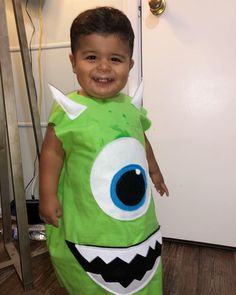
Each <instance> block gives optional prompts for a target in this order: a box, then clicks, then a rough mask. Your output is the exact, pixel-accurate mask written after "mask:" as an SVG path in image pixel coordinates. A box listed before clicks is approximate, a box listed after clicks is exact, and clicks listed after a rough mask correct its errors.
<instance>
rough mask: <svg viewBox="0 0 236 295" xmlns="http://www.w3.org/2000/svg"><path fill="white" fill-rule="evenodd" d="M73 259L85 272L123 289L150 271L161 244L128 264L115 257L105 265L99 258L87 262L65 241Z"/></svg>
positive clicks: (73, 245)
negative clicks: (118, 284)
mask: <svg viewBox="0 0 236 295" xmlns="http://www.w3.org/2000/svg"><path fill="white" fill-rule="evenodd" d="M66 243H67V246H68V247H69V249H70V250H71V252H72V254H73V255H74V257H75V258H76V259H77V261H78V262H79V263H80V265H81V266H82V267H83V269H84V270H85V271H86V272H90V273H93V274H99V275H101V276H102V278H103V279H104V281H105V282H107V283H120V284H121V285H122V286H123V287H124V288H126V287H128V286H129V285H130V284H131V283H132V281H133V280H135V279H136V280H139V281H140V280H142V278H143V277H144V275H145V274H146V272H147V271H149V270H151V269H152V268H153V266H154V264H155V262H156V259H157V258H158V257H159V256H160V255H161V244H159V243H158V241H156V244H155V249H152V248H151V247H149V250H148V253H147V256H146V257H143V256H142V255H140V254H137V255H136V256H135V257H134V258H133V259H132V260H131V261H130V263H127V262H125V261H123V260H122V259H120V258H119V257H116V258H115V259H114V260H112V261H111V262H109V263H105V262H104V261H103V260H102V259H101V258H100V257H96V258H95V259H93V260H92V261H91V262H88V261H87V260H86V259H85V258H84V257H83V256H82V255H81V254H80V253H79V251H78V250H77V249H76V247H75V244H74V243H72V242H69V241H66Z"/></svg>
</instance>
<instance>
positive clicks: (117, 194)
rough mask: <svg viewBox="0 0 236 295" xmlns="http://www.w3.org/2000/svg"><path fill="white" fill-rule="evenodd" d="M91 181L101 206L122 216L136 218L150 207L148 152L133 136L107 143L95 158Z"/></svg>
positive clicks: (107, 212) (116, 217)
mask: <svg viewBox="0 0 236 295" xmlns="http://www.w3.org/2000/svg"><path fill="white" fill-rule="evenodd" d="M90 184H91V189H92V193H93V195H94V198H95V200H96V202H97V204H98V205H99V207H100V208H101V209H102V210H103V211H104V212H105V213H106V214H108V215H109V216H111V217H113V218H115V219H119V220H133V219H136V218H138V217H140V216H142V215H143V214H145V212H146V211H147V208H148V206H149V202H150V194H151V192H150V185H149V176H148V166H147V161H146V152H145V149H144V147H143V146H142V144H141V143H140V142H139V141H138V140H136V139H135V138H132V137H125V138H119V139H116V140H114V141H113V142H111V143H109V144H108V145H106V146H105V147H104V148H103V150H102V151H101V152H100V153H99V154H98V156H97V158H96V159H95V161H94V164H93V167H92V171H91V176H90Z"/></svg>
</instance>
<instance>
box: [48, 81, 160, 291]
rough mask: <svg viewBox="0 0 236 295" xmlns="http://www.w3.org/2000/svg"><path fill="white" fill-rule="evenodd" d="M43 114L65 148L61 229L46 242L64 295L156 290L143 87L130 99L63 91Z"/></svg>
mask: <svg viewBox="0 0 236 295" xmlns="http://www.w3.org/2000/svg"><path fill="white" fill-rule="evenodd" d="M50 89H51V91H52V94H53V97H54V99H55V100H56V101H57V103H56V104H55V105H54V109H53V111H52V114H51V116H50V118H49V122H50V123H52V124H54V128H55V133H56V136H57V137H58V139H59V140H60V141H61V142H62V145H63V149H64V151H65V160H64V165H63V168H62V171H61V175H60V180H59V187H58V198H59V200H60V203H61V206H62V208H63V216H62V218H61V219H60V223H59V227H58V228H56V227H53V226H50V225H47V244H48V248H49V252H50V255H51V259H52V262H53V265H54V267H55V270H56V274H57V276H58V279H59V281H60V282H61V284H62V285H63V286H64V287H65V288H66V290H67V291H68V292H69V294H73V295H100V294H126V295H127V294H140V295H154V294H155V295H160V294H162V274H161V258H160V255H161V243H162V241H161V234H160V230H159V224H158V222H157V219H156V214H155V208H154V202H153V199H152V195H151V189H150V179H149V173H148V164H147V160H146V152H145V139H144V131H145V130H146V129H148V128H149V126H150V121H149V120H148V119H147V117H146V112H145V110H144V109H143V108H142V107H141V96H142V95H141V90H140V89H141V88H139V90H138V91H137V92H136V95H135V96H134V98H133V99H132V100H131V98H130V97H129V96H126V95H124V94H122V93H119V94H118V95H117V96H116V97H113V98H110V99H104V100H103V99H96V98H92V99H91V98H89V97H84V96H81V95H79V94H77V93H76V92H73V93H71V94H69V95H68V97H66V96H64V95H63V94H62V93H61V92H60V91H59V90H58V89H56V88H55V87H53V86H51V85H50Z"/></svg>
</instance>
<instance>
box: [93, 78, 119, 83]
mask: <svg viewBox="0 0 236 295" xmlns="http://www.w3.org/2000/svg"><path fill="white" fill-rule="evenodd" d="M93 80H94V81H95V82H98V83H103V84H107V83H111V82H113V81H114V79H112V78H102V77H93Z"/></svg>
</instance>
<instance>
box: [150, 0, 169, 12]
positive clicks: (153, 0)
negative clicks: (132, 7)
mask: <svg viewBox="0 0 236 295" xmlns="http://www.w3.org/2000/svg"><path fill="white" fill-rule="evenodd" d="M148 3H149V6H150V11H151V13H152V14H154V15H161V14H162V13H163V12H164V11H165V9H166V1H165V0H150V1H149V2H148Z"/></svg>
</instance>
